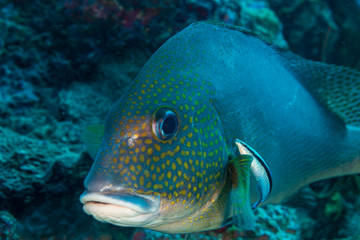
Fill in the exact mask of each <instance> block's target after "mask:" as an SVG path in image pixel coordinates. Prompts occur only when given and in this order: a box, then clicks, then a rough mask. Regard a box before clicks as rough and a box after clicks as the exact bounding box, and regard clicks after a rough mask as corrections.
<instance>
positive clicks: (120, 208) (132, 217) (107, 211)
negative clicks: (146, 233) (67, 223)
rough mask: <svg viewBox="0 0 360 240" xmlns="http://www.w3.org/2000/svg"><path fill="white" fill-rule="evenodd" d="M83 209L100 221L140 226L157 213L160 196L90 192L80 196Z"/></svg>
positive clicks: (149, 220) (151, 219) (149, 221)
mask: <svg viewBox="0 0 360 240" xmlns="http://www.w3.org/2000/svg"><path fill="white" fill-rule="evenodd" d="M80 202H81V203H83V204H84V206H83V210H84V211H85V212H86V213H87V214H88V215H92V216H93V217H94V218H95V219H97V220H99V221H101V222H108V223H111V224H114V225H118V226H126V227H142V226H145V225H147V224H149V223H151V222H152V221H153V220H154V219H155V218H156V216H158V215H159V206H160V197H156V196H154V195H140V194H136V193H129V192H90V191H88V190H86V191H85V192H84V193H83V194H81V196H80Z"/></svg>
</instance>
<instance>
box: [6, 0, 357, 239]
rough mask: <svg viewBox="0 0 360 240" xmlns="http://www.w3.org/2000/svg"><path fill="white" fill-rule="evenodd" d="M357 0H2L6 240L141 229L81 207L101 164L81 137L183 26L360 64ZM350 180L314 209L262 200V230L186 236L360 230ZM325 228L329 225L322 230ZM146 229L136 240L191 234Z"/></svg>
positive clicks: (304, 235)
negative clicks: (241, 30) (246, 32)
mask: <svg viewBox="0 0 360 240" xmlns="http://www.w3.org/2000/svg"><path fill="white" fill-rule="evenodd" d="M359 5H360V4H359V1H356V0H350V1H346V4H345V3H344V1H340V0H331V1H330V0H329V1H320V0H296V1H281V0H268V1H265V0H243V1H233V0H200V1H195V0H182V1H180V0H176V1H169V0H156V1H155V0H147V1H136V0H87V1H86V0H63V1H45V0H35V1H27V0H17V1H8V0H4V1H0V29H1V31H0V62H1V64H0V103H1V104H0V126H1V127H0V165H1V170H0V183H1V184H0V211H1V212H0V238H1V239H16V238H17V237H20V238H21V239H47V238H51V239H60V238H61V239H69V238H71V239H86V238H87V239H123V238H126V237H125V236H129V235H132V233H133V231H135V229H130V228H120V227H115V226H110V225H105V224H101V223H98V222H95V221H93V220H92V218H91V217H89V216H87V215H85V214H84V213H83V212H82V209H81V204H80V203H79V201H78V197H79V195H80V194H81V191H82V189H83V187H82V182H83V179H84V177H85V175H86V173H87V171H88V169H89V168H90V166H91V162H92V160H91V158H90V157H89V155H88V154H87V153H86V151H85V148H84V144H83V142H82V139H81V136H82V132H83V129H84V128H85V127H86V126H87V125H90V124H93V123H101V122H103V120H104V118H105V116H106V113H107V111H108V110H109V109H110V107H111V105H112V103H113V102H114V101H116V99H118V98H119V97H120V96H121V95H122V94H123V93H124V92H125V91H126V87H127V86H129V85H130V84H131V83H132V79H133V78H134V76H135V75H136V73H137V72H138V70H139V69H140V67H141V66H142V65H143V64H144V62H145V61H146V59H147V58H148V57H149V56H150V55H151V54H152V53H153V52H154V51H155V50H156V49H157V48H158V47H159V46H160V45H161V44H162V43H163V42H164V41H166V40H167V39H168V38H169V37H170V36H172V35H173V34H175V33H177V32H178V31H180V30H181V29H183V28H184V27H186V26H187V25H189V24H190V23H192V22H195V21H199V20H206V19H213V20H220V21H223V22H226V23H231V24H236V25H241V26H244V27H246V28H248V29H250V30H252V31H253V32H255V33H256V34H257V35H259V36H261V37H262V38H263V39H265V40H266V41H267V42H269V43H271V44H275V45H279V46H281V47H283V48H286V47H289V48H290V49H291V50H292V51H294V52H296V53H299V54H300V55H302V56H305V57H308V58H311V59H315V60H323V61H328V62H332V63H336V64H341V65H347V66H352V67H357V68H360V60H359V54H360V50H359V49H360V48H358V46H357V44H358V42H359V40H360V34H359V31H358V26H359V22H360V18H359V16H360V14H359V12H360V7H359ZM348 179H349V180H347V181H343V182H342V183H341V185H340V186H341V188H338V189H336V190H335V191H334V192H332V193H331V194H330V195H329V196H327V197H325V198H319V197H317V196H316V194H313V195H312V198H311V199H312V200H311V201H312V204H313V205H314V206H313V207H312V210H311V211H309V210H306V209H302V208H301V207H299V206H300V205H301V203H302V201H301V200H296V201H295V205H294V204H292V205H291V206H292V207H285V206H282V205H279V206H266V207H261V208H258V209H257V210H256V216H257V222H258V226H257V230H256V231H255V232H244V231H241V230H240V229H237V228H234V227H225V228H223V229H222V230H221V231H211V232H207V233H199V234H194V235H191V236H189V237H188V239H193V238H194V239H219V238H223V239H233V238H239V239H241V238H242V239H320V238H331V237H338V238H340V237H342V238H345V237H349V236H358V235H359V233H360V228H359V224H358V222H359V212H360V201H359V196H360V191H359V186H360V184H359V182H360V181H359V177H358V176H357V177H351V178H348ZM323 184H324V185H330V184H331V182H328V181H324V182H323ZM320 188H321V187H320ZM310 194H311V193H310ZM314 199H315V200H314ZM295 207H296V211H295V210H294V208H295ZM320 225H321V226H326V228H324V229H323V231H322V232H321V233H319V232H318V231H314V229H315V228H316V227H318V226H320ZM89 226H90V227H89ZM136 231H137V232H136V233H135V234H134V235H133V239H155V238H156V239H159V238H162V239H180V238H184V236H167V235H161V234H160V233H154V232H151V231H148V230H136Z"/></svg>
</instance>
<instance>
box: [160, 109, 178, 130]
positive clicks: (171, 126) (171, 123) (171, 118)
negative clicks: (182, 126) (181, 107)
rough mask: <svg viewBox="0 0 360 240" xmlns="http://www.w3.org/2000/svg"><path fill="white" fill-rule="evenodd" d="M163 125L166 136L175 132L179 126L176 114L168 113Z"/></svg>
mask: <svg viewBox="0 0 360 240" xmlns="http://www.w3.org/2000/svg"><path fill="white" fill-rule="evenodd" d="M161 127H162V128H161V130H162V132H163V133H164V135H165V136H169V135H171V134H173V133H174V132H175V131H176V128H177V123H176V116H175V115H174V114H173V113H167V114H166V116H165V118H164V121H163V122H162V126H161Z"/></svg>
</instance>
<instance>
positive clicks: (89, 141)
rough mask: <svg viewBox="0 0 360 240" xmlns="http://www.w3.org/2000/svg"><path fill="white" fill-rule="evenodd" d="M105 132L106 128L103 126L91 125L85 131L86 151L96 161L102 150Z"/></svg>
mask: <svg viewBox="0 0 360 240" xmlns="http://www.w3.org/2000/svg"><path fill="white" fill-rule="evenodd" d="M104 132H105V127H104V126H103V125H90V126H87V127H86V128H85V130H84V133H83V135H82V140H83V141H84V142H85V145H86V150H87V151H88V152H89V154H90V156H91V157H92V159H95V157H96V154H97V152H98V151H99V149H100V145H101V143H102V139H103V137H104Z"/></svg>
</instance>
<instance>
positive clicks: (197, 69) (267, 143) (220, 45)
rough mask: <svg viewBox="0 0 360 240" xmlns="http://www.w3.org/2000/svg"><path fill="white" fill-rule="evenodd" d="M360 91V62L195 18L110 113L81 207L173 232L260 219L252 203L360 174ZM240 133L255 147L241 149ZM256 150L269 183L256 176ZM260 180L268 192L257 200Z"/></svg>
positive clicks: (247, 223)
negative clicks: (278, 44)
mask: <svg viewBox="0 0 360 240" xmlns="http://www.w3.org/2000/svg"><path fill="white" fill-rule="evenodd" d="M327 74H330V75H331V77H326V76H329V75H327ZM323 79H325V80H323ZM316 81H319V83H316ZM326 81H328V82H326ZM314 82H315V83H314ZM329 83H331V84H333V85H331V84H329ZM345 85H347V86H345ZM329 86H332V87H330V89H328V88H329ZM336 89H341V92H340V93H339V91H336ZM344 93H346V96H348V98H349V99H344V98H343V97H341V94H344ZM336 94H337V95H336ZM339 95H340V97H338V96H339ZM359 95H360V74H359V73H358V72H357V71H355V70H350V69H347V68H343V67H336V66H331V65H326V64H323V63H316V62H312V61H308V60H304V59H301V58H299V57H296V56H295V55H292V54H291V53H288V52H285V51H284V52H282V51H280V50H277V49H275V48H272V47H270V46H269V45H268V44H266V43H264V42H263V41H261V40H260V39H258V38H256V37H254V36H253V35H251V34H250V33H249V32H247V31H245V30H243V29H241V28H237V27H234V26H230V25H225V24H220V23H209V22H199V23H195V24H193V25H191V26H189V27H188V28H186V29H184V30H183V31H182V32H180V33H178V34H177V35H175V36H174V37H172V38H171V39H169V40H168V41H167V42H166V43H165V44H164V45H163V46H162V47H160V49H159V50H158V51H157V52H156V53H155V54H154V55H153V56H152V57H151V58H150V59H149V60H148V62H147V63H146V64H145V66H144V67H143V68H142V69H141V71H140V72H139V74H138V75H137V77H136V79H135V81H134V84H133V85H132V86H131V87H130V88H129V90H128V91H127V93H126V94H125V95H124V96H122V97H121V99H119V100H118V101H117V102H116V103H115V104H114V106H113V107H112V109H111V110H110V112H109V113H108V116H107V118H106V121H105V122H106V124H105V128H104V135H103V136H102V138H101V139H102V142H101V144H100V145H99V147H96V146H97V144H93V148H96V151H94V152H96V156H94V157H95V162H94V164H93V166H92V168H91V170H90V172H89V174H88V176H87V178H86V180H85V184H84V185H85V188H86V191H85V192H84V194H83V195H82V196H81V201H82V202H83V203H84V210H85V211H86V212H87V213H88V214H91V215H93V216H94V217H95V218H97V219H98V220H100V221H104V222H109V223H112V224H115V225H120V226H135V227H136V226H137V227H146V228H150V229H154V230H158V231H162V232H168V233H189V232H196V231H205V230H210V229H215V228H219V227H221V226H223V225H224V224H225V223H227V222H228V220H229V219H233V220H235V222H236V223H237V224H239V225H242V226H244V227H245V228H248V227H253V223H251V218H252V213H251V204H252V203H253V206H256V205H257V204H258V203H260V204H266V203H279V202H281V201H283V200H284V199H286V198H287V197H289V196H290V195H291V194H292V193H293V192H295V191H296V190H297V189H299V188H300V187H302V186H304V185H306V184H308V183H310V182H313V181H316V180H319V179H324V178H328V177H333V176H340V175H344V174H353V173H358V172H360V163H359V162H360V158H359V155H360V133H359V132H360V131H359V126H360V116H359V114H358V113H359V112H360V111H359V106H360V97H359ZM237 139H239V140H238V141H237ZM240 140H241V141H240ZM241 142H243V143H246V146H248V149H254V150H256V154H254V155H253V154H251V152H254V151H249V152H246V153H249V154H241V150H240V147H239V145H237V144H236V143H241ZM244 146H245V145H244ZM249 146H251V148H250V147H249ZM239 152H240V154H239ZM239 155H240V156H239ZM256 156H261V159H263V160H264V161H265V162H266V164H265V165H263V166H266V168H268V169H269V171H271V186H270V187H271V188H270V187H268V186H263V185H264V184H267V181H260V182H258V179H257V178H256V175H254V174H253V175H251V173H252V166H251V163H252V161H254V159H255V158H256ZM260 175H261V174H260ZM260 175H259V176H260ZM254 176H255V177H254ZM268 176H269V174H268ZM256 186H260V187H262V189H261V190H262V191H260V193H262V195H264V193H266V194H267V193H269V192H270V190H271V193H270V194H269V196H261V201H260V200H259V191H258V189H257V187H256ZM264 189H265V190H264ZM266 194H265V195H266ZM255 202H256V204H254V203H255Z"/></svg>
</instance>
